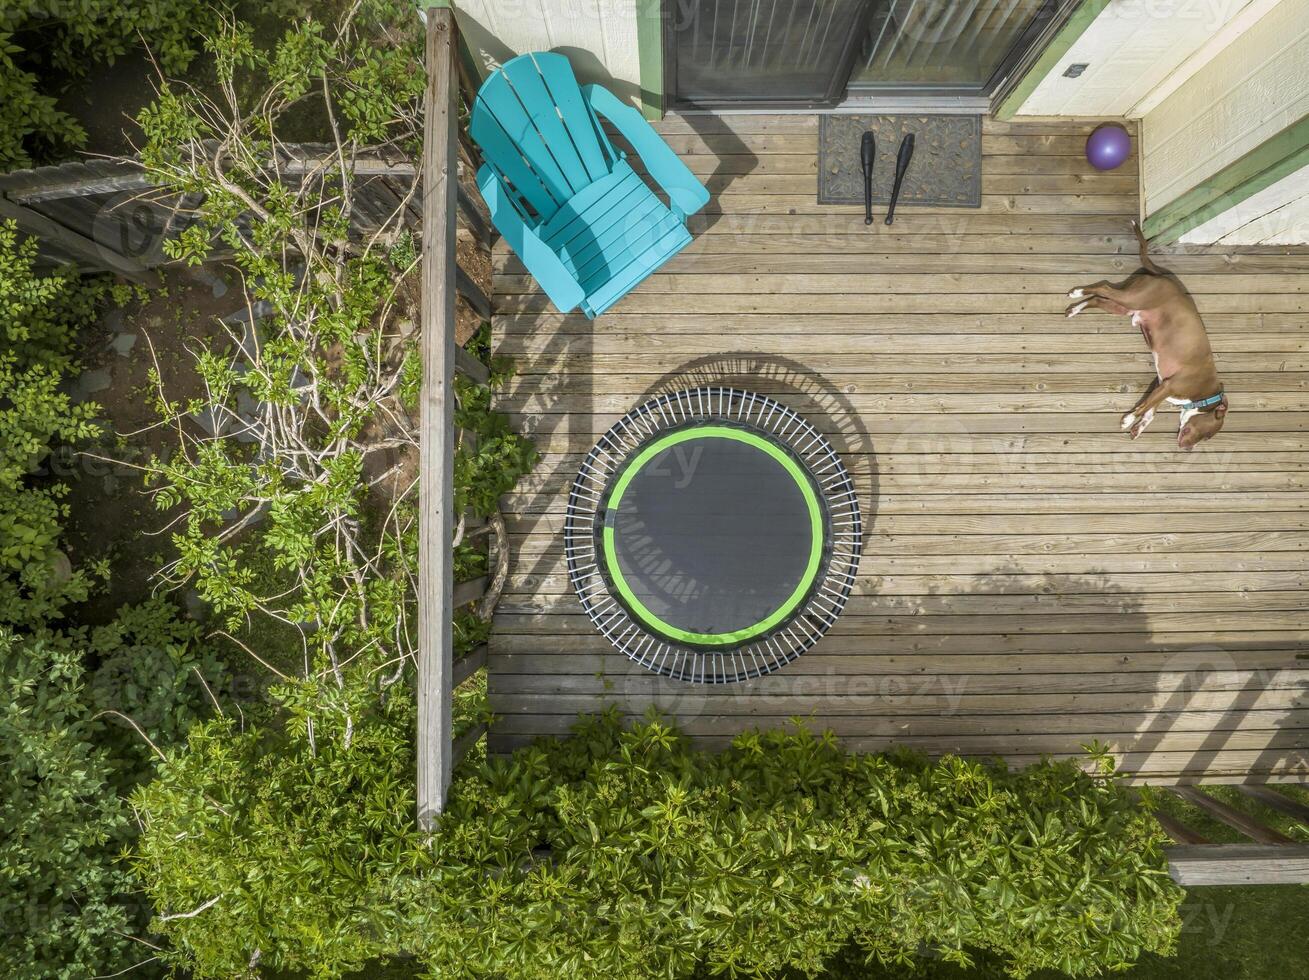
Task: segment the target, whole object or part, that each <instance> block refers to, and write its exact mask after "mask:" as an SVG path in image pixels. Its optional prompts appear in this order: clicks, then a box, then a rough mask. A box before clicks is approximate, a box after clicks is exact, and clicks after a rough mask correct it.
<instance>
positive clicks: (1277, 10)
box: [1142, 0, 1309, 215]
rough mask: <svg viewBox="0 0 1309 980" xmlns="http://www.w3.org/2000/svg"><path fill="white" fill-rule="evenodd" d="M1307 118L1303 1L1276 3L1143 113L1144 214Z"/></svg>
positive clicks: (1306, 4)
mask: <svg viewBox="0 0 1309 980" xmlns="http://www.w3.org/2000/svg"><path fill="white" fill-rule="evenodd" d="M1306 115H1309V0H1282V2H1281V3H1279V4H1278V5H1277V6H1276V7H1274V8H1273V10H1272V11H1271V12H1269V13H1268V14H1267V15H1265V16H1264V17H1263V18H1261V19H1260V20H1259V21H1258V22H1257V23H1256V24H1254V25H1253V26H1252V27H1251V28H1250V29H1249V30H1247V31H1246V32H1244V33H1243V34H1241V36H1240V37H1238V38H1237V39H1236V40H1235V41H1233V43H1232V44H1230V45H1229V46H1228V47H1226V48H1225V49H1223V50H1222V51H1221V52H1219V53H1218V54H1217V55H1216V56H1215V57H1214V58H1213V59H1212V60H1211V61H1210V62H1209V63H1208V64H1207V65H1205V67H1204V68H1203V69H1201V70H1200V71H1198V72H1197V73H1196V74H1195V75H1194V76H1193V77H1192V78H1190V79H1189V80H1188V81H1187V82H1186V83H1185V84H1184V85H1182V86H1181V87H1180V88H1178V89H1177V91H1176V92H1174V93H1173V94H1172V95H1170V96H1169V97H1168V98H1167V99H1165V100H1164V101H1163V102H1162V103H1161V104H1160V105H1159V106H1158V107H1157V108H1155V109H1153V110H1152V111H1151V112H1149V113H1147V114H1146V116H1145V118H1144V121H1143V124H1142V142H1143V148H1144V149H1143V157H1142V162H1143V181H1144V196H1145V212H1146V214H1147V215H1149V214H1153V213H1154V212H1156V211H1158V210H1159V209H1160V208H1162V207H1163V206H1165V205H1166V204H1168V203H1169V202H1170V201H1173V200H1175V199H1177V198H1178V197H1180V196H1181V195H1182V194H1184V193H1186V192H1187V191H1189V190H1191V189H1192V188H1194V187H1196V186H1197V185H1199V184H1201V183H1203V182H1204V181H1205V180H1207V179H1208V178H1210V177H1212V176H1213V175H1214V174H1216V173H1218V171H1220V170H1222V169H1223V168H1224V167H1226V166H1228V165H1230V164H1232V163H1234V162H1236V161H1238V160H1240V159H1241V158H1242V157H1243V156H1245V155H1246V154H1247V153H1249V152H1250V151H1251V150H1253V149H1255V148H1256V147H1258V146H1259V145H1260V144H1261V143H1263V142H1264V141H1266V140H1267V139H1269V138H1270V137H1272V136H1275V135H1276V134H1277V133H1279V132H1280V131H1282V130H1284V129H1286V128H1287V127H1288V126H1290V125H1291V124H1293V123H1295V122H1296V121H1298V120H1299V119H1301V118H1303V117H1305V116H1306Z"/></svg>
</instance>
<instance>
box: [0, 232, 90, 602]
mask: <svg viewBox="0 0 1309 980" xmlns="http://www.w3.org/2000/svg"><path fill="white" fill-rule="evenodd" d="M35 260H36V243H35V242H33V241H31V240H20V239H19V237H18V234H17V231H16V230H15V227H14V225H13V224H12V223H11V222H0V625H3V624H6V623H7V624H11V625H18V624H29V625H30V624H34V623H41V622H44V621H45V620H46V619H47V618H48V617H50V616H53V615H56V614H57V613H58V612H59V610H60V609H62V607H63V606H64V605H65V604H66V603H67V602H69V601H71V600H75V599H80V598H85V597H86V592H87V588H88V580H87V576H86V575H85V574H83V573H79V572H73V571H72V570H71V569H70V568H69V567H68V565H67V560H66V559H65V558H64V557H63V555H62V553H61V552H60V550H59V543H58V539H59V535H60V532H61V529H62V525H63V521H64V519H65V518H66V517H67V505H66V504H65V503H64V499H63V498H64V495H65V493H66V492H67V490H66V487H64V486H63V485H62V484H59V483H54V482H51V481H42V482H37V481H34V480H33V479H32V476H33V473H34V472H36V471H38V470H39V469H40V467H41V466H42V465H43V464H44V463H45V462H46V461H47V460H48V458H49V457H50V453H51V450H52V448H53V447H54V446H55V445H56V444H57V443H59V442H66V443H71V442H75V441H77V440H79V439H85V438H87V437H89V436H91V435H94V434H95V433H96V431H98V430H97V427H96V425H95V424H94V422H93V421H92V419H93V416H94V412H95V406H93V405H73V404H72V402H71V401H70V399H69V397H68V395H67V394H66V393H65V392H63V391H62V390H61V385H62V383H63V382H64V380H65V379H66V378H67V377H68V375H69V372H70V367H71V364H72V358H71V353H70V352H71V350H72V348H73V336H74V333H75V332H76V331H77V330H80V329H83V328H85V327H86V326H88V325H89V324H90V323H91V322H93V321H94V319H95V316H96V314H97V312H98V311H99V309H100V306H101V304H102V302H103V300H104V298H105V290H104V288H103V287H102V286H100V285H98V284H95V283H91V284H84V283H82V282H81V281H79V280H78V278H77V277H76V275H74V274H73V273H72V272H70V271H67V270H64V271H59V272H54V273H50V274H46V275H42V274H39V273H37V272H36V271H35V268H34V263H35Z"/></svg>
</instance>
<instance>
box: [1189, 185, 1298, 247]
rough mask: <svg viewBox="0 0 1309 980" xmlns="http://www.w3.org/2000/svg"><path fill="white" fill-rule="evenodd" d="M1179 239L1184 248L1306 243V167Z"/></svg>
mask: <svg viewBox="0 0 1309 980" xmlns="http://www.w3.org/2000/svg"><path fill="white" fill-rule="evenodd" d="M1180 240H1181V241H1182V243H1183V244H1187V245H1304V244H1309V167H1304V168H1301V169H1300V170H1297V171H1296V172H1295V173H1293V174H1290V175H1289V176H1287V177H1283V178H1282V179H1281V180H1279V181H1278V182H1277V183H1276V184H1273V185H1272V186H1271V187H1268V188H1265V189H1264V190H1262V191H1260V192H1259V193H1258V194H1254V195H1252V196H1250V197H1249V198H1248V199H1246V200H1244V201H1242V202H1241V203H1240V204H1238V205H1237V206H1236V207H1234V208H1230V209H1229V210H1227V211H1224V212H1223V213H1222V214H1220V215H1218V216H1217V217H1216V218H1213V219H1211V220H1210V221H1206V222H1205V223H1204V224H1203V225H1201V226H1200V227H1198V228H1195V229H1193V230H1192V231H1190V232H1187V233H1186V234H1185V235H1183V236H1182V237H1181V239H1180Z"/></svg>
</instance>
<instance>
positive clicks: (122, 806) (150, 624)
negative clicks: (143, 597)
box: [0, 600, 223, 978]
mask: <svg viewBox="0 0 1309 980" xmlns="http://www.w3.org/2000/svg"><path fill="white" fill-rule="evenodd" d="M88 664H94V665H96V666H94V667H93V668H90V669H88V666H87V665H88ZM201 675H203V676H204V677H205V678H206V680H207V682H209V683H212V684H215V685H218V686H219V689H220V690H221V689H222V687H221V684H222V677H223V670H222V666H221V664H219V663H218V662H217V661H216V660H215V659H214V655H213V653H212V652H211V651H209V650H208V649H207V648H205V647H204V645H203V644H201V643H200V642H199V637H198V635H197V634H196V629H195V627H194V626H190V625H187V624H184V623H182V622H180V621H179V620H178V619H177V617H176V613H175V612H174V611H173V610H172V608H171V607H170V606H168V605H167V604H166V603H164V602H162V601H161V600H152V601H150V602H147V603H145V604H144V605H141V606H137V607H130V608H127V609H124V610H122V612H121V613H120V615H119V618H118V619H117V620H115V621H114V622H113V623H111V624H110V625H108V626H104V627H99V628H96V629H87V628H85V627H81V628H76V629H72V630H66V631H61V632H55V631H52V630H49V629H42V630H39V631H36V632H31V633H26V634H18V633H14V632H13V631H11V630H9V629H8V628H5V627H0V784H3V785H2V787H0V873H3V875H4V878H5V879H6V885H5V887H4V888H3V889H0V923H2V924H3V932H4V935H5V936H6V941H5V943H4V944H2V945H0V974H3V975H4V976H6V977H33V978H36V977H50V976H60V977H87V976H93V975H96V974H98V973H102V972H113V971H114V970H115V969H121V968H123V967H125V966H128V965H131V964H132V963H135V962H139V961H140V960H142V959H145V958H147V957H146V956H142V955H141V951H142V950H146V949H147V947H145V946H141V945H140V944H138V943H135V942H133V941H132V940H131V937H132V936H133V935H134V934H136V932H137V931H139V930H140V929H141V928H142V927H143V926H144V924H145V922H146V920H147V918H148V908H147V907H146V906H145V905H144V904H143V902H142V899H141V896H140V894H139V891H138V889H137V887H136V884H135V882H134V881H133V880H132V879H131V877H130V875H129V871H128V868H127V867H126V866H125V865H124V864H122V863H121V862H120V861H119V859H118V855H119V853H120V852H121V851H122V850H123V849H124V848H125V847H126V846H127V845H128V844H129V843H130V842H131V841H132V839H133V837H134V835H135V833H136V823H135V821H134V820H132V819H131V812H130V810H129V808H128V806H127V803H126V800H125V794H126V793H127V791H129V790H130V789H131V788H132V787H134V786H135V785H137V784H138V783H140V782H141V781H142V780H144V779H145V778H147V777H148V774H149V773H150V772H151V771H152V765H153V762H152V759H151V753H152V751H153V750H152V749H151V748H150V746H149V745H148V744H147V742H146V741H145V738H144V737H142V735H141V734H139V733H138V732H137V730H136V729H135V728H133V727H131V726H130V725H128V724H127V722H126V720H125V718H131V719H132V721H133V722H135V724H136V725H137V726H139V727H140V729H141V730H142V732H144V734H145V736H147V737H148V738H149V739H150V741H151V742H153V743H154V744H155V745H157V746H159V747H160V748H161V749H162V748H165V747H168V746H171V745H173V744H174V743H175V742H177V741H178V739H179V738H180V737H181V736H182V735H183V734H184V733H185V732H186V730H187V729H189V728H190V726H191V725H192V724H194V723H195V722H196V721H198V720H199V718H200V716H201V712H202V711H203V709H204V707H205V706H206V704H207V696H206V695H205V693H204V691H203V688H202V686H201V681H200V679H199V677H200V676H201ZM147 952H148V951H147Z"/></svg>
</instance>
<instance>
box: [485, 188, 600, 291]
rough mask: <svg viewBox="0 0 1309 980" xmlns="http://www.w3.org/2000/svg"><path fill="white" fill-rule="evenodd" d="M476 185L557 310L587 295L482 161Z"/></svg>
mask: <svg viewBox="0 0 1309 980" xmlns="http://www.w3.org/2000/svg"><path fill="white" fill-rule="evenodd" d="M477 187H478V190H480V191H481V192H482V199H483V200H484V201H486V207H487V210H488V211H490V212H491V223H492V224H493V225H495V227H496V230H497V231H498V232H500V234H502V235H504V238H505V241H506V242H508V243H509V247H510V248H511V249H513V250H514V254H515V255H517V256H518V257H519V258H520V259H522V260H523V265H525V266H527V271H528V272H530V273H531V274H532V276H533V278H535V279H536V281H537V282H538V283H539V284H540V286H541V288H542V289H544V290H545V294H546V295H547V296H549V297H550V302H551V303H554V305H555V306H556V307H557V308H558V309H559V312H560V313H567V312H569V311H570V310H572V309H574V308H575V307H576V306H577V305H578V304H579V303H581V302H582V300H584V299H586V293H585V291H584V290H583V289H582V287H581V286H580V285H579V284H578V282H577V278H576V277H575V276H574V275H573V274H572V273H571V272H569V271H568V268H567V267H566V266H565V265H564V264H563V263H562V262H561V261H559V256H558V255H556V254H555V253H554V251H553V250H552V249H551V248H550V246H549V245H547V244H546V243H545V242H544V241H542V240H541V238H540V237H539V236H538V235H537V234H536V232H535V231H533V230H532V229H531V228H529V227H528V226H527V223H526V222H525V221H523V216H522V215H521V214H519V213H518V208H517V207H516V206H515V205H514V202H513V200H512V199H511V198H510V196H509V192H508V191H507V190H506V189H505V186H504V184H503V183H501V182H500V178H499V177H498V176H497V175H496V173H495V171H493V170H492V169H491V168H490V167H488V166H487V165H485V164H483V165H482V166H481V167H480V168H479V169H478V171H477Z"/></svg>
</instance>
